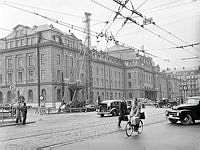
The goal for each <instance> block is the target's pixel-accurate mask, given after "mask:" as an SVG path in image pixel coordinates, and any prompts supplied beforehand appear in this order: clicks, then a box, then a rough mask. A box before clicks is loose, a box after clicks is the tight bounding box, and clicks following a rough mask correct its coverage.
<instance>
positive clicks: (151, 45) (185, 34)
mask: <svg viewBox="0 0 200 150" xmlns="http://www.w3.org/2000/svg"><path fill="white" fill-rule="evenodd" d="M124 1H125V0H123V2H124ZM131 2H132V3H131ZM5 4H9V5H12V6H15V7H17V8H20V9H21V10H20V9H16V8H13V7H10V6H8V5H5ZM126 6H127V8H128V9H129V10H127V9H126V8H123V9H122V10H121V11H120V13H121V14H122V16H117V18H116V19H115V20H114V21H113V18H114V17H115V15H116V13H115V12H117V11H118V8H119V4H117V3H116V2H114V0H73V1H72V0H32V1H31V0H29V1H27V0H0V18H1V19H0V38H3V37H5V36H7V35H8V34H9V33H10V32H11V31H10V30H12V29H13V28H14V27H15V26H16V25H18V24H22V25H26V26H29V27H33V26H34V25H42V24H53V25H54V27H56V28H58V29H60V30H61V31H63V32H66V33H69V31H70V32H72V33H74V34H75V35H76V36H77V37H78V38H79V39H82V40H83V41H84V39H85V34H84V33H83V32H80V31H76V30H74V29H71V28H69V27H66V26H62V25H59V24H56V23H54V22H52V21H49V20H47V19H44V18H42V17H40V16H38V15H35V14H33V13H31V12H35V13H38V14H40V15H43V16H46V17H50V18H53V19H56V20H59V21H62V22H65V23H68V24H70V25H75V26H78V27H80V28H85V22H84V14H85V12H89V13H91V17H90V18H91V31H92V32H91V33H92V35H94V36H91V40H92V46H96V47H97V49H101V50H103V51H105V50H106V49H107V48H109V47H111V46H113V45H114V41H113V40H112V41H109V42H106V40H105V38H99V39H98V40H99V42H97V37H96V35H97V34H98V33H101V32H103V33H107V35H113V37H114V39H115V40H117V41H119V42H120V43H124V44H126V45H128V46H130V47H134V48H137V49H140V50H141V49H142V50H144V51H145V52H146V54H143V53H141V54H142V55H146V56H150V57H152V58H153V60H154V62H155V65H159V66H160V67H161V68H162V69H166V68H171V69H174V68H177V69H178V68H183V67H185V68H188V67H197V66H198V65H200V45H196V46H194V47H192V46H191V44H195V43H199V42H200V0H165V1H161V0H137V1H136V0H129V2H128V3H127V4H126ZM133 8H134V9H136V10H137V11H138V12H140V13H142V15H143V16H145V17H146V18H152V19H153V22H155V23H156V25H152V24H148V25H145V26H144V27H145V29H144V28H141V27H140V26H139V25H136V24H134V23H133V22H131V21H127V23H126V24H125V25H124V26H123V27H122V24H123V23H124V21H125V18H126V17H131V18H132V19H134V20H136V21H137V23H138V24H140V25H142V24H143V19H142V18H141V17H138V16H137V15H136V14H133V15H131V11H130V10H131V9H132V10H133ZM22 9H23V10H22ZM27 11H29V12H27ZM106 22H107V24H106ZM179 46H185V47H184V48H177V47H179ZM147 53H148V54H150V55H148V54H147Z"/></svg>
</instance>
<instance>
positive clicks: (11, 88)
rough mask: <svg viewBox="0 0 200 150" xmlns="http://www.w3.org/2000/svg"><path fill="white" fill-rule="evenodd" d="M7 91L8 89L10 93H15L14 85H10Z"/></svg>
mask: <svg viewBox="0 0 200 150" xmlns="http://www.w3.org/2000/svg"><path fill="white" fill-rule="evenodd" d="M9 89H10V91H12V92H13V91H15V90H16V86H15V84H14V83H12V84H11V85H10V86H9Z"/></svg>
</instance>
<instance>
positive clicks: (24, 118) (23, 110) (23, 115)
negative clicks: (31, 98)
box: [21, 102, 27, 124]
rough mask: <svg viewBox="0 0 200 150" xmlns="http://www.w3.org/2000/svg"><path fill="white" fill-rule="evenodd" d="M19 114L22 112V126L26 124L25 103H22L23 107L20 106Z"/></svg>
mask: <svg viewBox="0 0 200 150" xmlns="http://www.w3.org/2000/svg"><path fill="white" fill-rule="evenodd" d="M21 112H22V118H23V121H22V124H26V118H27V106H26V103H25V102H24V105H23V106H21Z"/></svg>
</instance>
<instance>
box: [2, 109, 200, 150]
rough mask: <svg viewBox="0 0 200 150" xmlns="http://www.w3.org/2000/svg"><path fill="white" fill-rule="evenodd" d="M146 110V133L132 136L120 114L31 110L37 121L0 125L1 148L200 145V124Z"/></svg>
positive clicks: (190, 146)
mask: <svg viewBox="0 0 200 150" xmlns="http://www.w3.org/2000/svg"><path fill="white" fill-rule="evenodd" d="M143 111H144V112H145V114H146V119H145V120H144V125H145V126H144V132H143V134H141V135H139V136H137V135H136V136H132V137H129V138H127V137H126V135H125V131H124V127H125V124H126V122H122V128H118V127H117V121H118V117H103V118H101V117H100V116H98V115H97V114H96V112H90V113H74V114H54V115H42V116H41V115H34V114H31V113H29V116H28V121H35V123H32V124H27V125H17V126H7V127H1V128H0V149H2V150H4V149H5V150H13V149H17V150H21V149H23V150H26V149H38V150H39V149H55V150H57V149H63V150H68V149H72V150H76V149H77V150H79V149H80V150H84V149H85V150H87V149H91V150H93V149H123V147H124V146H126V147H127V149H132V148H133V146H134V147H135V148H137V149H164V148H169V149H170V146H171V149H174V148H176V147H177V148H181V149H182V148H184V147H185V149H192V148H193V149H195V148H196V147H198V146H199V145H198V144H199V143H198V142H197V141H199V139H200V134H199V133H200V130H199V126H200V125H199V124H197V125H195V126H181V125H171V124H169V123H168V122H167V120H166V119H165V116H164V112H165V109H163V108H161V109H156V108H152V107H147V108H145V109H143ZM183 137H184V138H183ZM186 137H188V138H186ZM197 139H198V140H197ZM181 141H182V142H183V143H182V144H180V143H181ZM163 145H164V148H163V147H162V146H163Z"/></svg>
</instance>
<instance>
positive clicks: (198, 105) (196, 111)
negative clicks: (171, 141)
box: [165, 96, 200, 124]
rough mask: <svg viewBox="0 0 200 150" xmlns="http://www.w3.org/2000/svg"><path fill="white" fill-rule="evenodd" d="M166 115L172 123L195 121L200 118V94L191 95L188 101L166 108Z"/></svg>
mask: <svg viewBox="0 0 200 150" xmlns="http://www.w3.org/2000/svg"><path fill="white" fill-rule="evenodd" d="M165 115H166V116H167V118H168V120H169V121H170V122H171V123H177V122H178V121H180V122H181V123H182V124H191V123H195V120H200V96H198V97H189V98H188V101H187V103H185V104H182V105H179V106H174V107H173V108H172V109H171V110H166V114H165Z"/></svg>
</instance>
